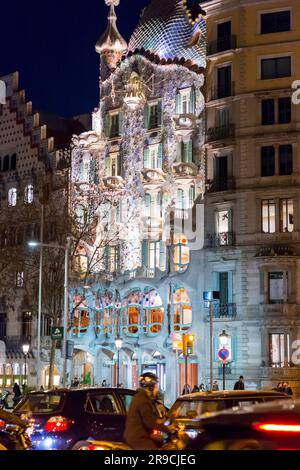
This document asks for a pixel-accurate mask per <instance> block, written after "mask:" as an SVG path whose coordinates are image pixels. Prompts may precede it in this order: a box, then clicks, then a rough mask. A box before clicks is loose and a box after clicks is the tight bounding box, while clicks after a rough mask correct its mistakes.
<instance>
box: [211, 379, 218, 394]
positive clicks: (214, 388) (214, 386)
mask: <svg viewBox="0 0 300 470" xmlns="http://www.w3.org/2000/svg"><path fill="white" fill-rule="evenodd" d="M212 389H213V391H214V392H218V391H219V384H218V381H217V380H214V382H213V386H212Z"/></svg>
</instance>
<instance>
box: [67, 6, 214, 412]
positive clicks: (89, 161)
mask: <svg viewBox="0 0 300 470" xmlns="http://www.w3.org/2000/svg"><path fill="white" fill-rule="evenodd" d="M106 4H107V5H108V6H109V15H108V28H107V30H106V32H105V33H104V35H103V36H102V37H101V38H100V39H99V41H98V42H97V44H96V51H97V52H98V53H99V54H100V60H101V67H100V104H99V108H97V109H96V110H95V112H94V114H93V128H92V130H91V131H90V132H87V133H84V134H82V135H80V136H74V137H73V142H72V183H71V186H72V195H71V200H72V210H73V211H74V213H75V214H76V215H77V217H78V220H82V219H86V215H87V214H88V213H89V210H90V206H91V200H95V197H97V195H99V194H100V195H101V203H99V204H98V205H97V207H96V208H95V210H94V211H93V215H92V218H91V220H90V230H89V237H88V239H84V240H82V243H81V246H80V250H79V251H78V258H77V269H78V270H79V271H80V272H81V273H83V276H84V273H85V271H87V266H90V270H89V273H88V276H86V277H85V279H86V281H87V282H86V283H88V285H85V286H81V287H79V285H78V286H76V285H75V286H74V289H73V294H72V301H73V305H72V306H71V311H72V318H71V319H70V320H71V324H72V329H71V333H70V339H72V340H73V341H74V346H75V355H74V359H73V363H72V367H71V364H70V375H71V376H72V377H75V376H77V377H79V378H84V377H86V376H88V377H89V379H90V380H91V382H92V383H94V384H97V383H98V384H101V383H102V380H104V379H106V381H107V383H110V384H112V385H116V384H117V382H118V381H119V383H122V384H123V385H124V386H127V387H136V386H137V378H138V374H139V373H141V372H142V371H146V370H151V371H154V372H156V373H157V374H158V376H159V380H160V389H161V391H162V392H163V393H164V394H166V400H167V401H168V402H169V403H170V402H171V401H172V400H173V399H175V397H176V395H178V393H179V392H180V388H181V387H183V367H182V361H183V360H182V358H181V357H180V353H178V351H177V352H176V351H175V350H174V349H173V340H174V338H176V336H174V335H176V334H180V333H184V332H188V331H193V332H195V333H196V334H198V333H199V335H200V330H201V328H202V327H201V324H202V321H201V313H200V312H201V308H202V290H203V285H202V283H203V277H202V276H198V273H199V271H202V270H203V254H202V252H201V251H192V250H191V248H190V246H189V239H188V234H187V230H186V229H185V228H184V227H185V226H187V220H188V219H189V220H190V222H192V219H193V220H194V221H195V217H196V215H195V212H194V213H193V211H192V209H193V207H194V206H195V201H198V202H199V204H201V203H202V204H203V202H202V198H203V195H204V191H205V161H204V152H203V146H204V114H203V113H204V96H203V94H202V91H201V89H202V86H203V83H204V72H205V67H206V58H205V56H206V24H205V19H204V17H203V13H204V12H203V11H202V9H201V8H200V7H199V4H198V2H196V3H195V2H188V1H187V2H182V1H181V0H180V1H179V0H176V1H173V0H172V1H171V0H168V1H164V2H161V1H158V0H152V1H151V2H150V4H149V6H148V7H147V8H146V9H145V10H144V12H143V14H142V17H141V20H140V23H139V24H138V26H137V28H136V30H135V31H134V33H133V35H132V37H131V40H130V42H129V45H127V44H126V42H125V40H124V39H123V38H122V36H121V35H120V33H119V31H118V29H117V25H116V13H115V7H116V6H117V5H118V4H119V0H106ZM107 222H108V224H107ZM191 225H192V223H191ZM108 227H109V228H108ZM107 230H109V233H113V234H114V235H111V238H109V237H107V243H106V244H105V246H100V245H99V240H100V239H101V237H102V239H103V237H104V234H105V232H106V231H107ZM197 230H198V231H199V233H200V235H201V232H203V230H204V226H203V221H200V223H199V224H198V227H197ZM95 254H96V258H97V262H96V263H94V264H93V266H92V267H91V263H90V261H91V258H93V257H95ZM199 292H200V293H201V294H199ZM200 306H201V308H200ZM119 338H122V347H121V349H120V351H118V350H117V348H116V344H117V343H115V340H116V339H119ZM198 339H199V341H197V343H196V347H195V351H194V354H193V355H192V356H191V357H190V358H189V367H188V374H189V382H190V383H191V384H192V385H194V384H195V383H199V380H200V376H202V375H201V370H202V371H203V365H204V359H203V360H202V364H201V365H200V362H201V359H200V358H201V349H202V342H201V341H200V338H199V337H198ZM118 357H119V361H118V360H117V358H118Z"/></svg>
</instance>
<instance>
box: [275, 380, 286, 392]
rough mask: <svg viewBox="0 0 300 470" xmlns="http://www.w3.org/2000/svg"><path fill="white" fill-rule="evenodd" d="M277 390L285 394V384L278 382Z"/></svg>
mask: <svg viewBox="0 0 300 470" xmlns="http://www.w3.org/2000/svg"><path fill="white" fill-rule="evenodd" d="M275 390H276V392H283V391H284V388H283V382H278V384H277V387H276V389H275Z"/></svg>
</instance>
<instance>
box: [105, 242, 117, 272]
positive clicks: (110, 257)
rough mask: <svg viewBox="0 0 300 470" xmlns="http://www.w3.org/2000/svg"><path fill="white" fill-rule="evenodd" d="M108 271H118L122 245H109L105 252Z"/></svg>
mask: <svg viewBox="0 0 300 470" xmlns="http://www.w3.org/2000/svg"><path fill="white" fill-rule="evenodd" d="M105 257H106V259H105V263H106V271H108V272H110V273H116V272H117V271H118V270H119V267H120V247H119V246H109V247H107V248H106V252H105Z"/></svg>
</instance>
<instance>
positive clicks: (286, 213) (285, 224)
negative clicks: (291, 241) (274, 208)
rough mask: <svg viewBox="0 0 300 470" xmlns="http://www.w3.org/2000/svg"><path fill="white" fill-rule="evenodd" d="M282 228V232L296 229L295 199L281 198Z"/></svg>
mask: <svg viewBox="0 0 300 470" xmlns="http://www.w3.org/2000/svg"><path fill="white" fill-rule="evenodd" d="M280 228H281V231H282V232H293V231H294V202H293V199H281V201H280Z"/></svg>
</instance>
